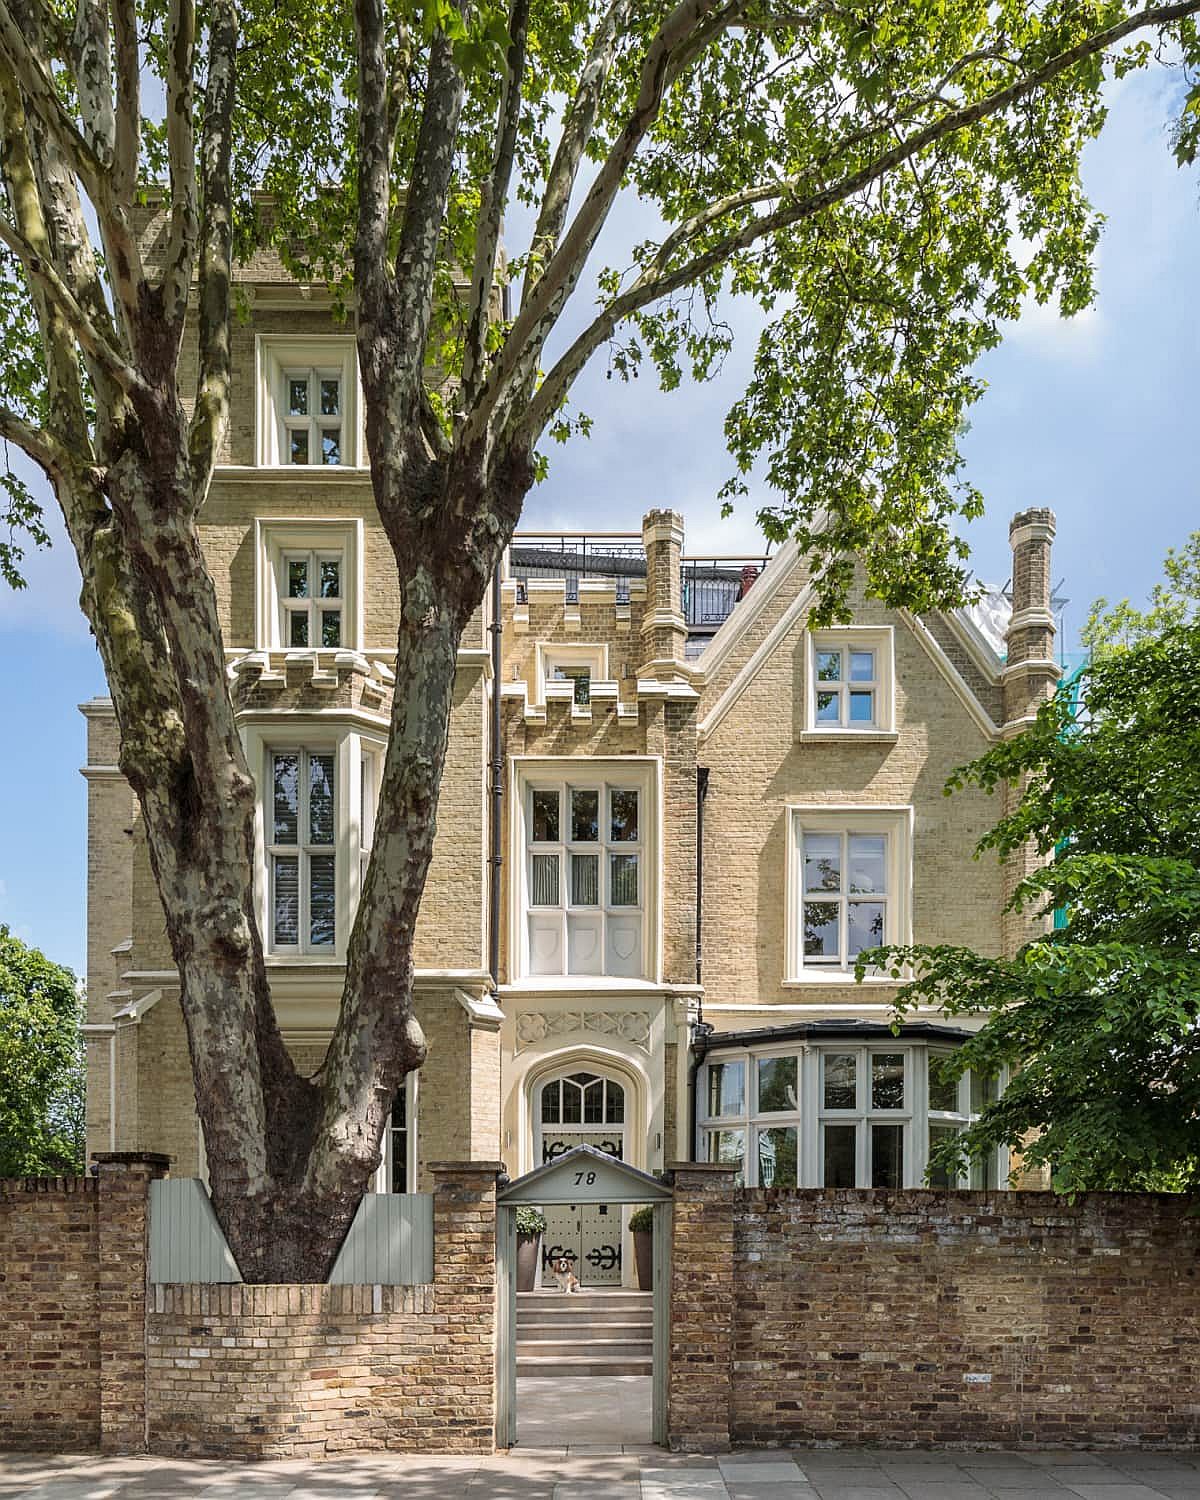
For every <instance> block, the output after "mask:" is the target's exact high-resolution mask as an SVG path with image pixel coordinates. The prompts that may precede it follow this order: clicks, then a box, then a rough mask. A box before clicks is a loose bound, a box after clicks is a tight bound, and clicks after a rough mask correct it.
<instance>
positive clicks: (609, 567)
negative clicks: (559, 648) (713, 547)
mask: <svg viewBox="0 0 1200 1500" xmlns="http://www.w3.org/2000/svg"><path fill="white" fill-rule="evenodd" d="M767 561H768V557H767V556H765V555H764V556H761V557H748V556H743V557H720V556H711V557H709V556H698V557H685V558H684V559H683V562H682V564H681V567H680V572H681V582H682V596H683V617H684V619H685V620H686V621H687V626H688V633H689V635H692V636H696V637H701V638H702V637H704V636H707V635H712V634H714V633H715V632H716V631H717V630H718V629H719V628H720V627H721V625H722V624H723V623H724V622H725V621H726V620H727V619H728V618H729V616H730V615H731V614H732V613H733V609H734V606H735V605H736V604H737V603H738V601H739V600H740V599H743V598H744V597H745V596H746V594H747V592H748V591H749V589H750V588H751V586H752V585H753V583H754V581H755V579H756V578H757V577H758V575H759V574H760V573H761V572H762V570H763V569H764V568H765V567H766V565H767ZM509 573H510V575H511V576H512V577H513V578H514V579H515V580H516V583H517V589H518V597H519V598H520V599H521V601H522V603H524V602H525V599H526V596H527V594H526V584H527V583H528V582H529V581H530V580H531V579H537V578H561V579H562V580H563V581H564V583H565V584H566V594H567V599H568V601H569V602H570V603H572V604H575V603H578V600H579V581H580V579H581V578H599V579H611V580H612V581H613V582H614V583H615V584H616V590H617V600H618V602H620V603H622V604H626V603H628V602H629V585H630V583H631V581H632V580H633V579H635V578H645V576H646V553H645V550H644V548H643V547H642V541H641V537H640V536H639V535H638V534H637V533H636V532H631V531H598V532H587V533H584V532H556V533H552V534H532V533H526V532H518V533H517V535H516V536H514V537H513V541H512V547H511V548H510V550H509Z"/></svg>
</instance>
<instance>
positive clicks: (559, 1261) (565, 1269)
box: [550, 1255, 580, 1292]
mask: <svg viewBox="0 0 1200 1500" xmlns="http://www.w3.org/2000/svg"><path fill="white" fill-rule="evenodd" d="M550 1270H551V1272H552V1274H553V1276H554V1283H555V1285H556V1286H557V1287H558V1289H559V1291H560V1292H577V1291H579V1290H580V1287H579V1277H578V1276H576V1274H575V1266H574V1263H573V1262H572V1260H571V1257H570V1256H569V1255H556V1256H555V1257H554V1259H553V1260H552V1261H551V1262H550Z"/></svg>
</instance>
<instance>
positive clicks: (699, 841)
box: [684, 766, 712, 1161]
mask: <svg viewBox="0 0 1200 1500" xmlns="http://www.w3.org/2000/svg"><path fill="white" fill-rule="evenodd" d="M707 798H708V767H707V766H697V767H696V983H697V985H700V984H702V983H703V982H704V946H703V943H704V803H705V801H706V800H707ZM711 1035H712V1027H711V1026H710V1025H709V1024H708V1022H707V1021H706V1020H705V1019H704V996H703V995H701V996H700V997H699V1001H698V1003H697V1009H696V1021H695V1024H694V1025H693V1026H692V1034H691V1038H690V1048H689V1050H690V1052H691V1059H690V1061H689V1063H688V1139H687V1155H686V1157H685V1158H684V1160H685V1161H694V1160H695V1159H696V1077H697V1074H698V1073H699V1071H700V1064H701V1063H702V1062H703V1061H704V1054H705V1053H706V1052H707V1051H708V1039H709V1037H710V1036H711Z"/></svg>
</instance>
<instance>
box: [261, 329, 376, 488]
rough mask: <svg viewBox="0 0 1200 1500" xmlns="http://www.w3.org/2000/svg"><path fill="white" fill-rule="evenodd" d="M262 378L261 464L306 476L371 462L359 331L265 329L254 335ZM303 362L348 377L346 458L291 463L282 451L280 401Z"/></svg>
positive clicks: (344, 386) (344, 392)
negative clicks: (289, 374) (290, 374)
mask: <svg viewBox="0 0 1200 1500" xmlns="http://www.w3.org/2000/svg"><path fill="white" fill-rule="evenodd" d="M254 363H255V370H256V374H257V378H256V381H255V388H256V405H257V411H256V421H255V433H256V437H255V462H256V464H257V465H258V466H259V467H260V468H285V469H295V470H296V472H297V474H299V475H303V477H304V479H305V481H306V482H308V481H309V480H311V478H312V476H313V475H314V474H328V475H330V476H331V477H334V478H336V477H337V476H338V475H343V476H344V475H345V473H346V471H347V470H353V469H361V468H363V467H365V465H366V462H367V458H366V444H365V433H364V431H363V419H362V411H363V404H362V399H361V393H360V389H359V381H358V353H357V349H356V346H355V339H354V335H353V334H311V335H306V336H304V337H294V336H293V335H291V334H276V333H260V334H256V335H255V339H254ZM299 368H313V369H318V368H320V369H328V370H338V371H339V372H340V376H341V381H342V405H343V413H342V454H343V459H344V461H343V462H342V463H340V464H321V463H316V464H289V463H287V462H286V461H285V459H284V457H283V451H282V433H283V430H284V427H285V423H284V420H283V414H282V411H281V408H280V403H281V402H282V400H283V380H284V374H285V371H287V370H291V369H299Z"/></svg>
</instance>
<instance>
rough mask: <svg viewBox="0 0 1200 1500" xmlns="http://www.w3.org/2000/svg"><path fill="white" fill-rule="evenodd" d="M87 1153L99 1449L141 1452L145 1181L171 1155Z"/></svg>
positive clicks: (147, 1229)
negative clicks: (93, 1211)
mask: <svg viewBox="0 0 1200 1500" xmlns="http://www.w3.org/2000/svg"><path fill="white" fill-rule="evenodd" d="M95 1160H96V1162H97V1164H98V1167H99V1172H98V1177H99V1182H98V1192H99V1202H98V1205H97V1209H98V1211H97V1222H98V1226H99V1230H98V1244H99V1273H98V1277H97V1283H98V1296H97V1320H98V1322H99V1331H100V1451H101V1452H102V1453H144V1452H145V1450H146V1283H147V1276H148V1272H149V1266H150V1184H151V1182H152V1181H153V1180H154V1179H155V1178H156V1177H163V1176H165V1175H166V1171H167V1168H168V1166H170V1163H171V1158H170V1157H169V1156H161V1155H159V1154H158V1153H157V1152H153V1151H101V1152H98V1153H97V1154H96V1158H95Z"/></svg>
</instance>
